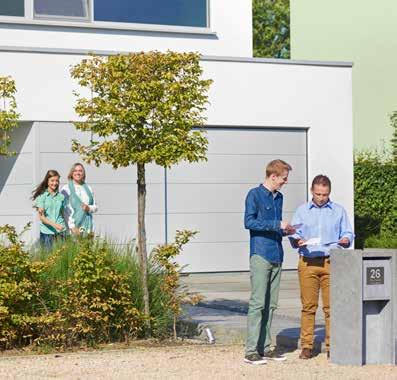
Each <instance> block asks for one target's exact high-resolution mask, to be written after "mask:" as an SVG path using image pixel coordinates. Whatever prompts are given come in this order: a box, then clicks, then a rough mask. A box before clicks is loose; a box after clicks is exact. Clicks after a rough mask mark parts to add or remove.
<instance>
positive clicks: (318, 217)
mask: <svg viewBox="0 0 397 380" xmlns="http://www.w3.org/2000/svg"><path fill="white" fill-rule="evenodd" d="M292 224H293V225H296V224H301V226H300V227H299V228H298V229H297V230H296V233H295V234H294V235H292V236H290V241H291V245H292V247H293V248H298V252H299V254H300V255H301V256H305V257H323V256H329V251H330V249H335V248H338V247H339V246H338V241H339V240H340V239H342V238H344V237H346V238H348V239H349V241H350V245H351V244H352V242H353V239H354V233H353V230H352V227H351V225H350V222H349V219H348V217H347V213H346V211H345V209H344V208H343V207H342V206H341V205H339V204H337V203H335V202H332V201H331V200H329V201H328V202H327V203H326V204H325V205H323V206H321V207H319V206H317V205H316V204H315V203H313V202H312V201H310V202H308V203H305V204H303V205H301V206H300V207H298V209H297V210H296V212H295V215H294V217H293V218H292ZM310 238H320V244H318V245H305V246H303V247H296V246H295V240H296V239H304V240H308V239H310Z"/></svg>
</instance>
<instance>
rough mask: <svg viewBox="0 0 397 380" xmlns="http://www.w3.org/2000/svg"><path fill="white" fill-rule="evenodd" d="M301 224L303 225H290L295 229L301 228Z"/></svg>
mask: <svg viewBox="0 0 397 380" xmlns="http://www.w3.org/2000/svg"><path fill="white" fill-rule="evenodd" d="M302 226H303V223H299V224H294V225H292V227H293V228H295V229H298V228H301V227H302Z"/></svg>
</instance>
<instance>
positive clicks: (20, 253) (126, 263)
mask: <svg viewBox="0 0 397 380" xmlns="http://www.w3.org/2000/svg"><path fill="white" fill-rule="evenodd" d="M0 234H1V235H2V236H4V237H5V239H3V240H1V241H0V348H2V349H5V348H13V347H21V346H24V345H28V344H34V345H36V346H45V347H46V346H51V347H58V348H66V347H71V346H76V345H82V344H84V345H87V344H88V345H96V344H99V343H107V342H115V341H127V340H129V339H134V338H139V337H143V336H147V333H148V332H147V331H145V329H146V328H147V326H148V324H147V323H146V321H147V319H148V318H149V319H150V326H151V331H150V334H151V335H152V336H154V337H160V338H162V337H166V336H169V335H170V334H171V332H172V330H173V329H172V327H173V326H174V321H175V316H176V315H177V316H179V314H180V313H179V309H178V310H177V309H176V307H175V304H176V303H177V302H184V301H186V300H188V299H187V298H186V297H185V298H184V297H179V294H180V293H179V292H180V290H179V289H177V288H175V287H172V288H169V287H167V284H168V283H169V278H170V271H172V270H173V272H172V273H173V275H174V277H173V278H174V279H175V281H176V282H177V283H178V279H179V270H178V266H177V264H176V263H174V262H173V261H171V260H172V259H173V258H174V257H175V256H176V255H177V254H179V252H180V250H181V249H182V245H183V244H186V243H187V241H188V240H189V238H190V236H191V235H189V233H187V232H185V235H184V236H186V237H187V238H185V239H184V240H183V241H182V244H181V240H180V239H179V240H177V242H178V244H177V245H175V244H176V243H175V244H171V245H170V246H172V247H177V249H175V250H174V251H173V255H172V256H169V257H168V258H165V259H164V258H163V259H164V260H163V261H159V260H158V255H159V254H160V253H161V252H163V251H164V250H167V247H169V246H168V245H165V246H160V247H158V248H157V250H156V252H157V253H156V255H153V257H151V258H150V260H149V273H148V279H149V291H150V302H151V305H150V306H151V307H150V310H151V314H150V316H146V315H144V313H143V309H144V307H143V299H142V298H143V297H142V295H143V292H142V289H141V286H140V284H141V281H140V269H139V264H138V262H137V260H136V256H135V250H134V247H133V246H132V245H119V244H114V243H112V242H110V241H107V240H103V239H94V238H84V239H77V240H75V239H71V238H69V239H67V240H65V241H61V242H57V243H56V244H55V245H54V248H53V249H52V250H51V251H46V250H43V249H40V248H36V249H31V250H30V252H29V250H28V249H26V247H25V246H24V244H23V242H22V241H21V240H20V238H19V236H18V235H17V233H16V231H15V228H14V227H12V226H9V225H7V226H3V227H0ZM186 234H187V235H186ZM177 236H178V235H177ZM172 268H174V269H172ZM175 268H176V269H175ZM179 307H180V304H179ZM176 310H177V311H178V314H177V313H176Z"/></svg>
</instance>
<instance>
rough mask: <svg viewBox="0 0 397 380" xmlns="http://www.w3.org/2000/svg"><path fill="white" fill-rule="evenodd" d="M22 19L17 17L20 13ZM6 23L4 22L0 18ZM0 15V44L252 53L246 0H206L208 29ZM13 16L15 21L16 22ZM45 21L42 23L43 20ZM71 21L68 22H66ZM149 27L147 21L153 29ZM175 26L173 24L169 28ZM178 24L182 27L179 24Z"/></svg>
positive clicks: (249, 19) (207, 52)
mask: <svg viewBox="0 0 397 380" xmlns="http://www.w3.org/2000/svg"><path fill="white" fill-rule="evenodd" d="M22 20H23V19H22ZM7 21H8V22H9V23H6V22H7ZM12 22H13V23H10V18H6V17H1V16H0V45H1V46H19V47H21V46H25V47H41V48H46V47H47V48H65V49H87V50H91V51H94V50H118V51H130V50H135V51H140V50H174V51H198V52H200V53H202V54H207V55H233V56H240V57H252V7H251V1H250V0H210V28H209V31H210V32H213V34H206V33H201V34H193V33H190V34H189V33H178V32H174V33H173V32H172V29H173V28H172V27H168V28H166V29H168V30H170V31H171V32H154V31H153V32H151V31H150V30H151V28H150V27H148V28H146V29H142V30H141V31H140V30H136V29H135V30H134V29H132V30H122V29H117V28H115V29H103V28H102V29H93V28H89V27H84V23H83V22H82V23H80V24H78V25H81V27H78V26H73V27H72V26H69V27H68V26H65V25H68V23H65V22H63V23H62V26H56V23H54V22H48V21H47V22H45V21H40V22H38V21H34V20H33V21H31V22H30V24H26V23H27V22H28V20H25V21H23V22H25V24H23V23H21V22H22V21H18V20H17V18H15V17H14V18H12ZM18 22H19V23H18ZM46 23H47V24H48V25H46ZM69 25H71V23H69ZM154 29H155V27H153V30H154ZM174 30H178V28H174ZM181 30H183V28H181Z"/></svg>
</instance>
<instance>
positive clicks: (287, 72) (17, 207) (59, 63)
mask: <svg viewBox="0 0 397 380" xmlns="http://www.w3.org/2000/svg"><path fill="white" fill-rule="evenodd" d="M250 3H251V2H250V1H249V0H228V1H226V0H211V1H210V6H211V8H210V14H211V18H210V19H211V23H210V29H211V31H212V32H215V33H216V36H215V37H214V35H213V34H210V33H209V34H208V33H207V34H206V33H202V34H194V35H193V34H186V35H185V34H183V33H181V31H180V30H178V31H177V32H175V31H173V32H167V33H164V32H143V31H136V30H111V29H95V28H87V29H84V28H75V27H65V26H53V25H49V26H42V25H27V24H23V23H19V24H3V25H2V24H0V40H1V41H2V44H3V47H0V75H11V76H12V77H13V78H14V79H15V80H16V84H17V88H18V96H17V102H18V108H19V111H20V113H21V115H22V117H21V119H22V120H23V121H24V127H23V128H21V129H20V130H19V131H18V132H17V134H16V136H15V138H14V146H15V148H16V149H17V151H18V152H20V154H18V155H17V156H16V157H15V158H12V159H7V160H5V159H0V168H1V174H0V224H4V223H14V224H16V225H18V226H19V227H20V226H21V225H23V224H24V223H25V222H27V221H29V220H33V219H34V212H33V210H32V207H31V201H30V200H29V193H30V191H31V190H32V188H33V186H34V185H35V184H37V183H38V182H40V180H41V179H42V177H43V176H44V174H45V172H46V170H47V169H57V170H59V171H60V172H61V174H62V175H63V177H64V178H65V176H66V174H67V171H68V168H69V167H70V166H71V164H72V163H74V162H75V161H78V160H79V158H78V157H77V156H76V155H74V154H72V153H71V152H70V140H71V138H75V137H78V138H83V139H84V138H85V139H87V138H88V137H87V136H82V135H81V134H80V133H77V132H76V131H75V130H74V128H73V126H72V124H71V123H70V122H71V121H74V120H76V114H75V113H74V109H73V106H74V101H75V99H74V97H73V94H72V92H73V90H74V89H76V88H77V87H76V84H75V83H74V82H73V81H72V80H71V78H70V74H69V70H70V67H71V66H72V65H74V64H76V63H78V62H79V61H80V60H81V59H83V58H86V54H87V53H88V52H89V51H93V50H95V51H96V52H97V53H99V54H104V55H106V54H111V53H117V52H127V51H136V50H151V49H156V50H166V49H172V50H177V51H185V50H188V51H191V50H197V51H200V52H201V53H202V54H203V59H202V65H203V68H204V77H205V78H211V79H213V81H214V83H213V86H212V88H211V90H210V99H209V101H210V106H209V107H208V111H207V126H208V131H209V132H208V138H209V142H210V145H209V152H208V158H209V160H208V162H207V163H201V164H193V165H185V164H182V165H180V166H178V167H176V168H174V169H172V170H171V171H170V172H169V173H168V176H167V181H168V182H167V183H166V181H165V173H164V169H162V168H159V167H154V166H151V167H149V169H148V178H147V179H148V209H147V229H148V240H149V245H150V246H153V245H154V244H157V243H163V242H164V241H165V240H166V235H167V238H168V239H169V240H171V239H172V236H173V233H174V231H175V229H183V228H192V229H197V230H199V231H200V234H199V235H198V236H197V239H195V240H194V241H193V242H192V243H191V244H189V247H187V249H186V250H185V252H184V254H183V255H182V257H181V262H182V263H183V264H188V265H189V266H188V267H187V268H186V270H187V271H193V272H197V271H229V270H230V271H236V270H247V269H248V231H245V230H244V228H243V212H244V198H245V194H246V192H247V191H248V189H249V188H251V187H253V186H256V185H258V184H259V183H260V182H261V181H262V180H263V168H264V166H265V164H266V162H268V161H270V160H271V159H274V158H282V159H285V160H286V161H288V162H290V163H291V164H292V166H293V171H292V173H291V177H290V184H289V185H288V186H287V187H286V188H285V191H284V193H285V211H286V212H285V218H290V217H291V215H292V212H293V211H294V209H295V208H296V207H297V206H298V205H299V204H300V203H302V202H304V201H306V200H307V197H308V186H309V185H308V181H310V180H311V178H312V177H313V176H315V175H317V174H320V173H321V174H327V175H328V176H330V178H331V180H332V181H333V191H332V198H333V200H334V201H336V202H338V203H341V204H343V205H344V206H345V207H346V209H347V211H348V214H349V216H350V218H351V220H353V152H352V111H351V110H352V104H351V65H350V64H336V63H310V62H293V61H282V60H259V59H251V58H250V56H251V52H252V46H251V45H252V38H251V4H250ZM226 4H227V6H226ZM215 55H216V57H214V56H215ZM222 56H235V57H245V58H227V57H222ZM88 181H89V183H90V185H92V187H93V188H94V191H95V192H96V197H97V203H98V205H99V213H98V215H96V223H97V226H98V230H100V232H101V233H106V234H110V235H112V236H113V237H114V238H115V239H125V238H129V237H131V236H133V235H134V234H135V231H136V201H135V198H136V193H135V190H136V185H135V182H136V179H135V169H134V168H128V169H122V170H119V171H116V172H115V171H113V170H112V169H111V168H109V167H103V168H99V169H98V168H88ZM114 191H116V192H117V194H118V196H117V197H114V196H113V197H111V196H110V194H113V193H114ZM119 199H123V202H121V201H118V200H119ZM35 223H36V225H35V228H34V229H33V230H32V232H31V234H32V235H31V236H32V238H34V237H36V236H37V234H38V228H37V221H36V222H35ZM285 259H286V262H285V268H294V267H296V255H295V254H294V253H293V252H291V251H290V250H288V251H287V253H286V256H285Z"/></svg>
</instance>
